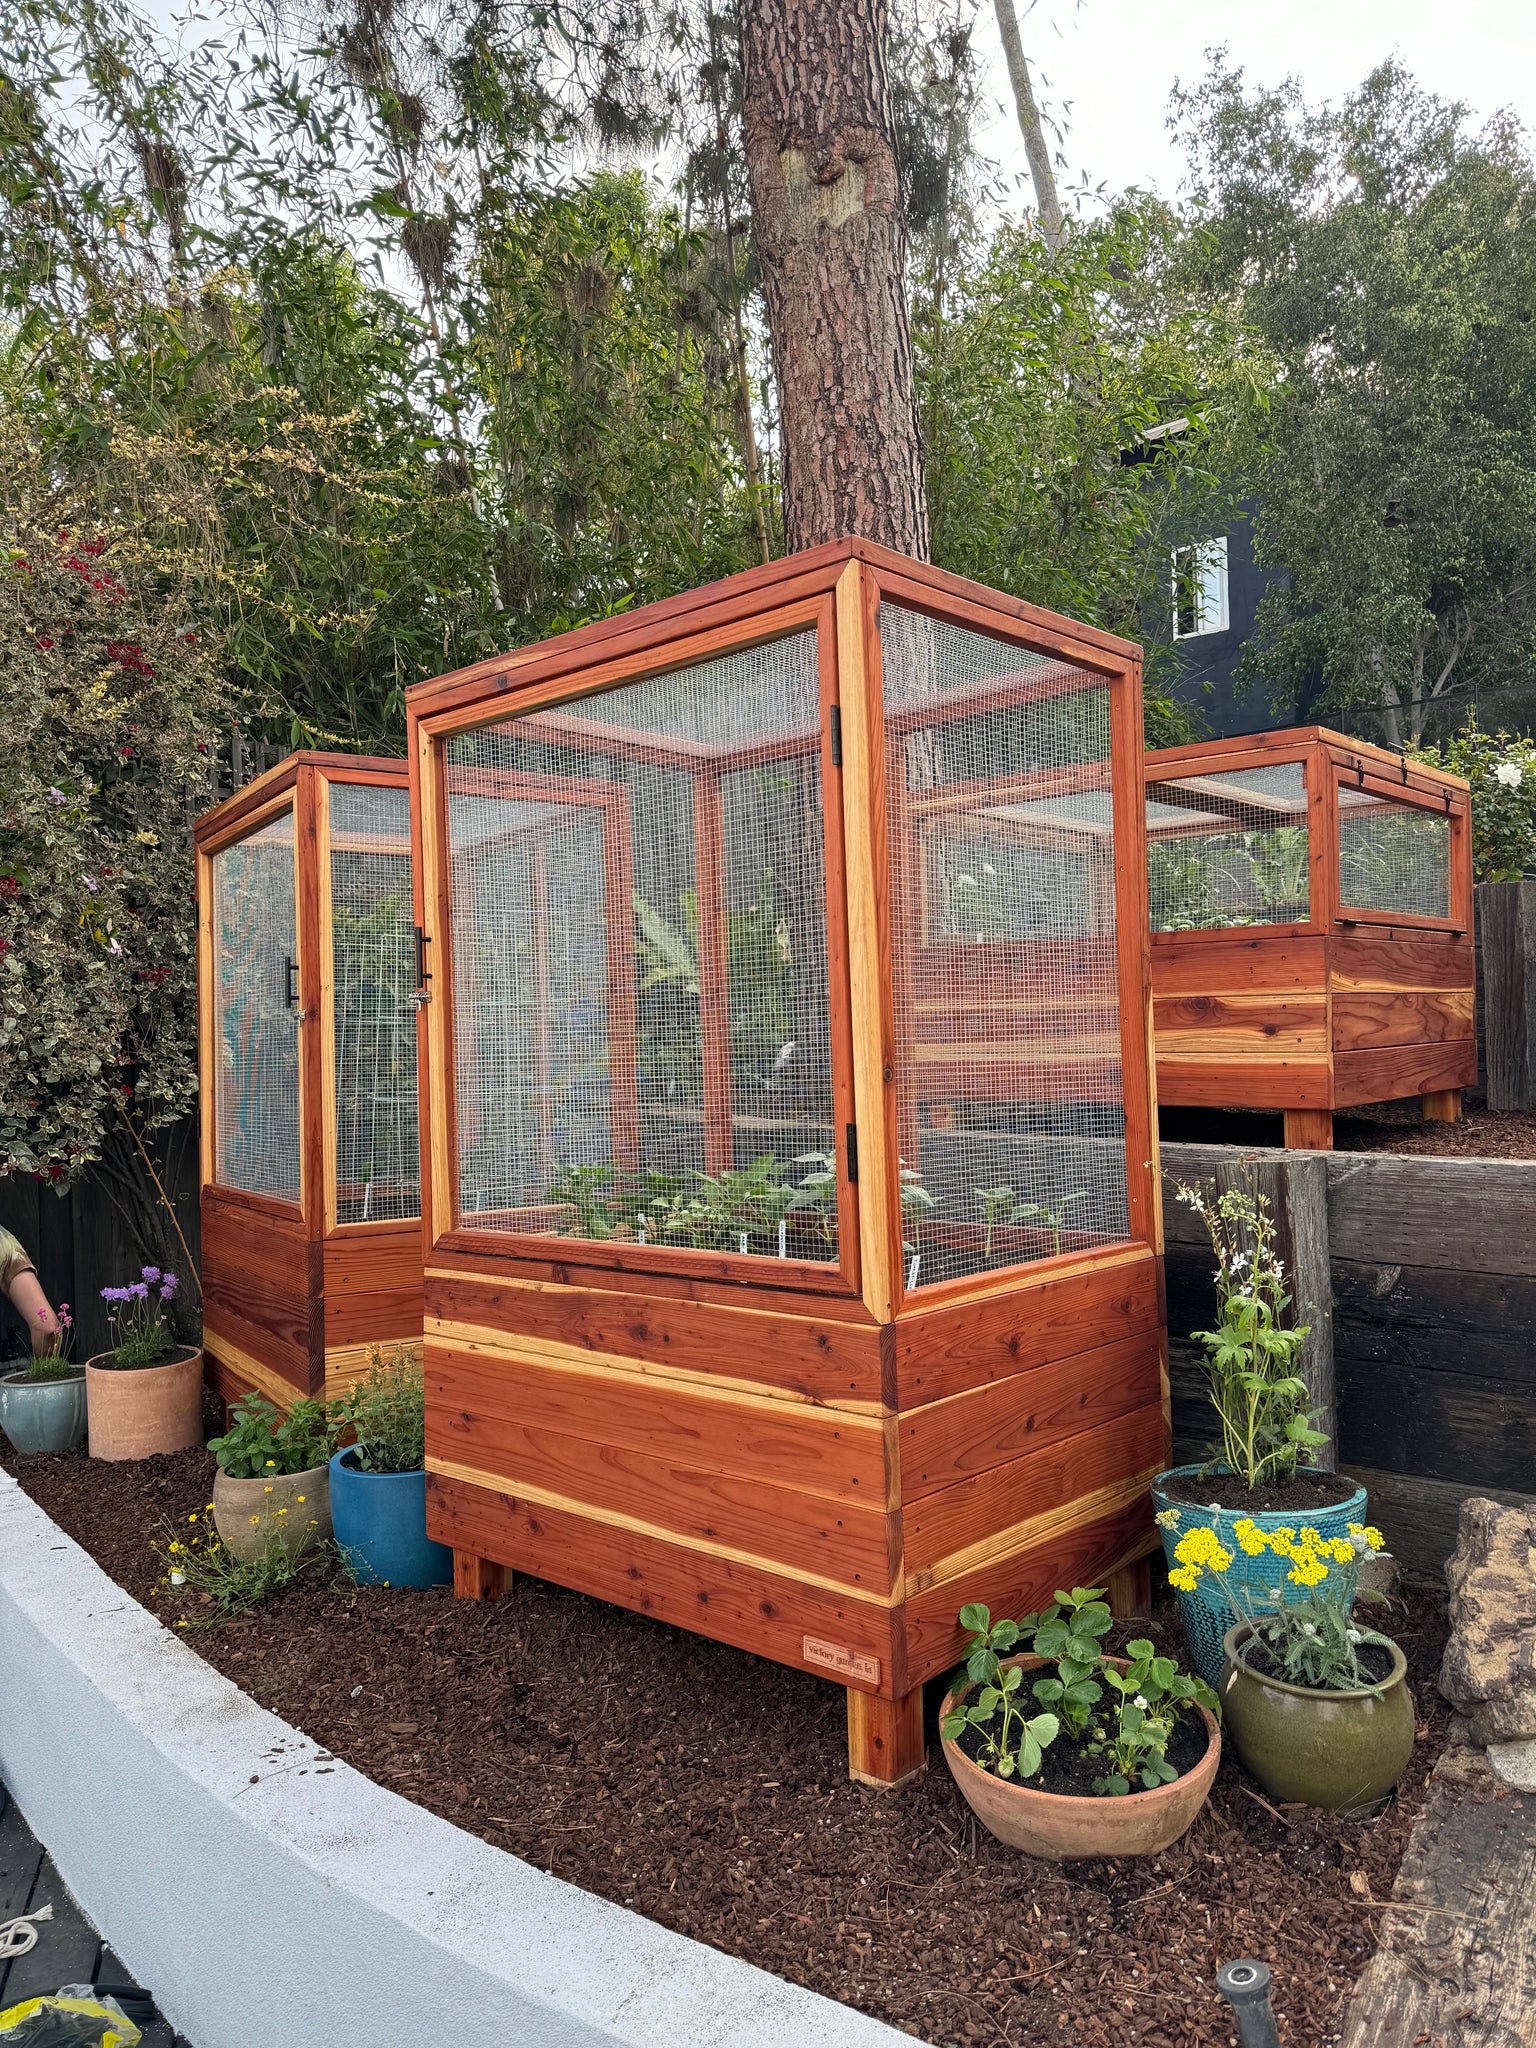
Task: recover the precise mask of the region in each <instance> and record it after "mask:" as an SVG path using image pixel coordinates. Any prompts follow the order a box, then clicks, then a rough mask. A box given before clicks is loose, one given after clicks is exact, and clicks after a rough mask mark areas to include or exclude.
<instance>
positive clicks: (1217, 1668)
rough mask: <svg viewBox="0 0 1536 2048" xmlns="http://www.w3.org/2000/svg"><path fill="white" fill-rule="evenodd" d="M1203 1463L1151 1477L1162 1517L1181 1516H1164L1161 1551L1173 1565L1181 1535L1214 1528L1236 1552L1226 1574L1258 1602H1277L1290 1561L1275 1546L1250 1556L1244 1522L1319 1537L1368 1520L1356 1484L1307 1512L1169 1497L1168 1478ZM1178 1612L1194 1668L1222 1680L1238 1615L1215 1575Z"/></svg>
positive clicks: (1309, 1474) (1188, 1473)
mask: <svg viewBox="0 0 1536 2048" xmlns="http://www.w3.org/2000/svg"><path fill="white" fill-rule="evenodd" d="M1202 1469H1203V1468H1202V1467H1201V1466H1199V1465H1175V1466H1174V1467H1173V1468H1172V1470H1171V1471H1168V1472H1163V1473H1160V1474H1159V1475H1158V1477H1157V1478H1156V1479H1154V1480H1153V1482H1152V1503H1153V1506H1154V1507H1155V1508H1156V1510H1157V1512H1158V1514H1159V1516H1161V1515H1163V1514H1164V1513H1165V1512H1166V1511H1168V1510H1169V1509H1172V1510H1173V1511H1174V1512H1175V1513H1177V1515H1178V1517H1179V1521H1178V1526H1177V1527H1176V1528H1172V1529H1169V1528H1165V1527H1163V1525H1162V1523H1161V1521H1160V1522H1159V1524H1158V1528H1159V1533H1160V1534H1161V1536H1162V1539H1163V1555H1164V1557H1166V1558H1167V1560H1168V1563H1169V1564H1170V1565H1172V1564H1173V1562H1174V1556H1173V1553H1174V1549H1175V1547H1176V1546H1177V1544H1178V1542H1179V1539H1180V1537H1182V1536H1187V1535H1188V1534H1189V1532H1190V1530H1191V1529H1212V1530H1214V1531H1215V1533H1216V1535H1217V1537H1218V1538H1219V1540H1220V1542H1221V1544H1222V1546H1223V1548H1224V1549H1227V1550H1230V1551H1231V1552H1232V1563H1231V1565H1230V1567H1229V1568H1228V1569H1227V1571H1225V1572H1224V1573H1223V1574H1222V1577H1223V1578H1224V1579H1226V1580H1227V1582H1228V1583H1229V1584H1230V1585H1231V1587H1232V1590H1233V1592H1234V1593H1237V1594H1238V1597H1239V1598H1242V1597H1243V1595H1242V1592H1241V1591H1240V1589H1243V1588H1246V1591H1247V1597H1248V1598H1249V1599H1250V1600H1251V1601H1252V1603H1253V1605H1254V1607H1255V1608H1256V1609H1257V1608H1260V1607H1274V1606H1276V1605H1277V1604H1278V1602H1279V1597H1280V1588H1281V1587H1282V1586H1283V1585H1284V1584H1285V1575H1286V1573H1287V1572H1288V1571H1289V1570H1290V1568H1291V1567H1290V1565H1289V1564H1288V1563H1287V1562H1286V1560H1285V1559H1284V1558H1283V1557H1276V1556H1275V1554H1274V1553H1273V1551H1268V1550H1266V1551H1264V1552H1263V1553H1262V1554H1261V1555H1260V1556H1258V1557H1249V1556H1248V1554H1247V1553H1246V1551H1244V1549H1243V1547H1242V1545H1241V1544H1240V1543H1239V1542H1238V1540H1237V1538H1236V1537H1235V1536H1234V1535H1233V1533H1232V1531H1233V1529H1234V1527H1235V1526H1236V1524H1237V1523H1239V1522H1241V1521H1245V1520H1246V1521H1250V1522H1253V1523H1254V1524H1255V1525H1256V1526H1257V1527H1258V1528H1260V1529H1263V1530H1265V1531H1269V1530H1272V1529H1295V1530H1297V1531H1298V1533H1299V1532H1300V1530H1301V1529H1302V1528H1303V1527H1305V1528H1308V1529H1316V1530H1317V1532H1318V1534H1319V1535H1320V1536H1338V1537H1345V1536H1347V1535H1348V1534H1349V1525H1350V1523H1351V1522H1363V1521H1364V1520H1365V1488H1364V1487H1363V1486H1357V1487H1356V1488H1355V1490H1354V1492H1353V1493H1352V1494H1351V1495H1350V1496H1349V1498H1348V1500H1341V1501H1340V1502H1339V1503H1338V1505H1337V1506H1335V1507H1327V1508H1312V1509H1310V1510H1309V1511H1308V1512H1307V1513H1306V1514H1304V1515H1298V1514H1297V1513H1296V1511H1295V1510H1294V1509H1285V1510H1282V1509H1278V1508H1277V1509H1273V1510H1269V1511H1256V1510H1250V1509H1248V1508H1215V1507H1196V1506H1194V1505H1192V1504H1191V1503H1190V1502H1188V1501H1182V1500H1170V1499H1169V1498H1168V1495H1167V1494H1166V1493H1165V1492H1164V1490H1163V1482H1164V1480H1167V1479H1186V1478H1193V1477H1194V1476H1195V1475H1196V1474H1197V1473H1198V1472H1200V1471H1201V1470H1202ZM1301 1476H1304V1477H1306V1478H1309V1479H1325V1478H1327V1477H1328V1474H1327V1473H1324V1472H1313V1471H1310V1470H1305V1471H1304V1473H1303V1474H1302V1475H1301ZM1178 1600H1179V1612H1180V1614H1181V1616H1182V1617H1183V1621H1184V1633H1185V1635H1186V1636H1187V1637H1188V1638H1189V1650H1190V1655H1191V1656H1192V1657H1193V1659H1194V1663H1195V1669H1196V1670H1197V1671H1198V1672H1199V1674H1200V1676H1201V1677H1202V1678H1203V1679H1204V1680H1205V1682H1206V1684H1207V1685H1210V1686H1215V1685H1217V1684H1219V1683H1220V1680H1221V1676H1222V1671H1223V1668H1224V1665H1225V1662H1226V1660H1225V1658H1224V1656H1223V1654H1222V1647H1221V1645H1222V1638H1223V1637H1224V1636H1225V1635H1226V1633H1227V1630H1228V1629H1229V1628H1231V1626H1232V1624H1233V1622H1234V1620H1235V1619H1236V1616H1235V1615H1234V1614H1233V1612H1232V1609H1231V1607H1230V1606H1229V1605H1228V1603H1227V1599H1226V1596H1225V1594H1224V1593H1223V1592H1222V1590H1221V1584H1220V1581H1219V1580H1217V1579H1216V1578H1215V1576H1214V1575H1213V1574H1212V1573H1210V1572H1206V1573H1203V1574H1202V1576H1201V1579H1200V1583H1199V1585H1197V1586H1196V1588H1195V1590H1194V1591H1193V1593H1179V1596H1178Z"/></svg>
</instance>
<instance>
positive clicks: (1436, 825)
mask: <svg viewBox="0 0 1536 2048" xmlns="http://www.w3.org/2000/svg"><path fill="white" fill-rule="evenodd" d="M1339 901H1340V902H1341V903H1343V904H1346V905H1348V906H1349V907H1350V908H1352V909H1355V910H1386V911H1397V912H1400V913H1402V914H1404V915H1407V916H1411V917H1449V916H1450V914H1451V821H1450V819H1449V818H1448V817H1447V816H1446V815H1445V813H1444V812H1443V811H1426V810H1421V809H1420V808H1419V807H1418V806H1417V805H1416V804H1403V803H1394V802H1393V801H1392V800H1391V798H1390V797H1380V796H1372V795H1371V794H1370V792H1369V791H1368V790H1364V789H1352V788H1351V787H1350V786H1349V785H1348V784H1347V783H1345V784H1341V786H1340V789H1339Z"/></svg>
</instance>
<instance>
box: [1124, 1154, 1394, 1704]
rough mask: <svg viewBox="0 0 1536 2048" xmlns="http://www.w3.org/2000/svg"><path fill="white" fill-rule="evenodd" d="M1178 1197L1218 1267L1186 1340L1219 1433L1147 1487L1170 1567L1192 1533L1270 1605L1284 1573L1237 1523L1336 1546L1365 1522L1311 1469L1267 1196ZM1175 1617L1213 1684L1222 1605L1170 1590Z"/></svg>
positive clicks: (1311, 1441) (1204, 1590)
mask: <svg viewBox="0 0 1536 2048" xmlns="http://www.w3.org/2000/svg"><path fill="white" fill-rule="evenodd" d="M1177 1192H1178V1197H1179V1200H1180V1201H1181V1202H1182V1203H1184V1204H1185V1205H1186V1206H1187V1207H1189V1208H1191V1209H1193V1210H1194V1211H1195V1213H1196V1214H1197V1215H1198V1216H1199V1217H1200V1219H1201V1221H1202V1222H1203V1223H1204V1225H1205V1227H1206V1229H1207V1231H1208V1232H1209V1234H1210V1239H1211V1248H1212V1250H1213V1252H1214V1253H1215V1257H1216V1276H1215V1277H1216V1303H1217V1315H1216V1327H1215V1328H1214V1329H1212V1330H1196V1331H1195V1332H1194V1333H1193V1334H1194V1336H1195V1338H1196V1339H1197V1341H1198V1342H1199V1343H1200V1344H1201V1345H1203V1346H1204V1349H1205V1364H1206V1384H1207V1391H1208V1393H1209V1396H1210V1401H1211V1406H1212V1408H1213V1409H1214V1410H1215V1412H1216V1418H1217V1421H1218V1423H1219V1425H1220V1430H1221V1435H1220V1440H1219V1441H1218V1442H1217V1443H1215V1444H1213V1445H1212V1447H1211V1450H1210V1453H1209V1456H1208V1457H1207V1459H1206V1460H1205V1462H1204V1463H1203V1464H1194V1465H1178V1466H1175V1467H1174V1468H1173V1469H1172V1470H1171V1471H1168V1472H1163V1473H1160V1474H1159V1476H1158V1477H1157V1478H1156V1479H1155V1480H1154V1481H1153V1482H1152V1498H1153V1502H1154V1504H1155V1507H1156V1510H1157V1521H1158V1526H1159V1528H1160V1529H1161V1530H1162V1532H1163V1547H1164V1550H1165V1552H1166V1554H1167V1559H1168V1563H1169V1565H1170V1566H1172V1565H1173V1564H1174V1562H1175V1557H1174V1550H1175V1544H1176V1542H1177V1540H1178V1538H1177V1534H1176V1532H1178V1531H1184V1532H1186V1533H1187V1532H1188V1531H1189V1530H1190V1529H1191V1528H1192V1527H1194V1526H1195V1525H1197V1524H1199V1525H1201V1526H1204V1527H1205V1528H1207V1529H1208V1530H1209V1531H1210V1532H1211V1534H1212V1536H1213V1537H1214V1538H1215V1539H1216V1541H1217V1542H1218V1544H1219V1545H1220V1546H1221V1547H1222V1548H1224V1549H1226V1550H1227V1551H1229V1552H1231V1553H1232V1555H1233V1567H1232V1568H1233V1569H1234V1570H1235V1572H1236V1575H1237V1578H1238V1579H1241V1580H1244V1581H1245V1582H1247V1583H1248V1584H1249V1586H1250V1588H1251V1590H1252V1592H1253V1593H1254V1596H1255V1597H1256V1598H1259V1599H1262V1600H1267V1601H1268V1603H1269V1604H1270V1605H1273V1604H1274V1601H1275V1599H1276V1598H1277V1597H1278V1587H1279V1584H1280V1581H1281V1579H1282V1578H1283V1577H1284V1566H1283V1564H1277V1563H1276V1561H1275V1559H1274V1558H1273V1557H1272V1556H1270V1555H1269V1554H1267V1553H1262V1554H1258V1555H1253V1554H1250V1553H1248V1552H1246V1551H1244V1550H1243V1548H1242V1546H1240V1545H1238V1544H1237V1543H1235V1541H1234V1538H1233V1529H1234V1525H1235V1523H1236V1522H1237V1520H1238V1519H1239V1518H1240V1517H1241V1518H1246V1519H1249V1520H1251V1521H1252V1522H1253V1523H1254V1524H1255V1525H1256V1526H1259V1527H1263V1528H1277V1529H1278V1528H1291V1529H1294V1528H1295V1526H1296V1524H1297V1523H1298V1522H1305V1523H1307V1524H1309V1525H1312V1526H1315V1527H1316V1528H1317V1529H1318V1530H1319V1531H1320V1532H1321V1533H1322V1534H1323V1535H1325V1536H1327V1537H1328V1538H1330V1539H1340V1540H1342V1539H1343V1538H1344V1536H1345V1534H1346V1530H1347V1528H1348V1525H1349V1524H1350V1523H1351V1522H1360V1521H1362V1520H1363V1518H1364V1515H1365V1508H1366V1496H1365V1489H1364V1488H1363V1487H1361V1486H1357V1485H1356V1484H1355V1482H1354V1481H1353V1480H1351V1479H1341V1478H1340V1477H1338V1476H1337V1475H1336V1474H1335V1473H1332V1472H1323V1471H1319V1470H1318V1469H1317V1468H1316V1467H1315V1466H1314V1465H1313V1464H1312V1463H1311V1462H1310V1460H1311V1457H1312V1454H1313V1453H1315V1452H1316V1451H1318V1450H1320V1449H1321V1448H1322V1446H1323V1445H1325V1444H1326V1443H1327V1441H1328V1439H1327V1438H1326V1437H1325V1436H1324V1435H1323V1434H1322V1432H1321V1431H1320V1430H1318V1429H1316V1428H1315V1427H1314V1426H1313V1422H1314V1418H1313V1413H1312V1409H1311V1405H1310V1395H1309V1391H1308V1388H1307V1383H1306V1381H1305V1379H1303V1377H1302V1376H1301V1374H1300V1372H1299V1371H1298V1370H1297V1354H1298V1352H1299V1351H1300V1349H1301V1346H1302V1344H1303V1343H1304V1342H1305V1340H1306V1338H1307V1336H1308V1335H1309V1326H1308V1325H1307V1324H1305V1323H1297V1321H1296V1319H1295V1313H1294V1307H1295V1305H1294V1302H1293V1300H1292V1297H1291V1293H1290V1289H1289V1286H1288V1283H1287V1276H1286V1270H1285V1262H1284V1260H1283V1259H1282V1258H1281V1256H1280V1252H1279V1243H1278V1230H1277V1226H1276V1222H1275V1217H1274V1214H1273V1212H1272V1210H1271V1208H1270V1204H1269V1200H1268V1197H1267V1196H1266V1195H1264V1194H1263V1193H1262V1192H1261V1191H1260V1190H1259V1189H1258V1188H1256V1187H1255V1186H1254V1185H1253V1182H1252V1179H1251V1176H1250V1179H1249V1183H1248V1185H1247V1186H1246V1187H1235V1188H1228V1189H1226V1190H1225V1191H1224V1192H1222V1193H1219V1194H1218V1193H1217V1192H1216V1191H1215V1190H1214V1189H1213V1188H1210V1187H1202V1186H1199V1185H1190V1184H1185V1183H1180V1185H1179V1187H1178V1191H1177ZM1175 1584H1176V1585H1180V1582H1179V1580H1178V1579H1177V1578H1175ZM1179 1609H1180V1612H1181V1614H1182V1616H1183V1620H1184V1632H1185V1634H1186V1636H1187V1637H1188V1638H1189V1646H1190V1651H1191V1653H1192V1655H1193V1658H1194V1662H1195V1666H1196V1668H1197V1669H1198V1670H1199V1672H1200V1674H1201V1676H1202V1677H1203V1678H1204V1679H1205V1680H1206V1682H1207V1683H1208V1684H1210V1685H1215V1684H1216V1683H1217V1682H1218V1681H1219V1679H1220V1677H1221V1674H1222V1670H1223V1665H1224V1659H1223V1654H1222V1638H1223V1636H1224V1635H1225V1633H1226V1630H1227V1626H1228V1621H1229V1616H1228V1614H1227V1611H1226V1606H1225V1602H1224V1601H1223V1599H1222V1598H1221V1596H1220V1595H1219V1594H1218V1593H1217V1592H1216V1591H1215V1590H1214V1589H1213V1588H1211V1587H1210V1586H1209V1585H1208V1583H1207V1582H1206V1581H1204V1580H1200V1581H1198V1582H1196V1584H1195V1585H1194V1586H1192V1587H1184V1586H1182V1585H1180V1590H1179Z"/></svg>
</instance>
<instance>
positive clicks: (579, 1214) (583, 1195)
mask: <svg viewBox="0 0 1536 2048" xmlns="http://www.w3.org/2000/svg"><path fill="white" fill-rule="evenodd" d="M612 1186H613V1168H612V1167H611V1166H567V1167H563V1168H562V1169H561V1171H560V1173H559V1174H558V1175H557V1176H556V1178H555V1179H554V1180H552V1181H551V1182H550V1184H549V1186H548V1188H547V1189H546V1190H545V1194H544V1199H545V1200H546V1201H548V1202H555V1203H558V1204H559V1206H560V1207H561V1208H562V1209H572V1210H574V1211H575V1217H576V1220H575V1222H574V1223H572V1224H571V1225H570V1226H569V1227H568V1228H563V1229H562V1230H561V1231H560V1233H559V1234H560V1236H561V1237H587V1238H593V1239H596V1240H597V1241H598V1242H599V1243H601V1241H602V1240H603V1239H604V1238H608V1237H612V1235H613V1230H614V1220H615V1219H614V1216H613V1212H612V1208H611V1206H610V1192H611V1189H612Z"/></svg>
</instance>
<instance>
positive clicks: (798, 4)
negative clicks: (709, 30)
mask: <svg viewBox="0 0 1536 2048" xmlns="http://www.w3.org/2000/svg"><path fill="white" fill-rule="evenodd" d="M739 26H740V35H741V56H742V74H743V83H744V86H745V103H744V106H743V127H744V130H745V142H746V157H747V174H748V179H749V182H750V186H751V192H752V219H753V228H754V233H755V238H756V244H757V257H758V264H759V267H760V269H761V271H762V277H763V294H764V297H765V299H766V300H767V305H768V332H769V339H770V341H771V344H772V348H773V362H774V370H775V373H776V375H777V378H778V385H779V406H780V418H781V444H782V453H783V476H784V533H785V540H786V543H787V545H788V546H789V547H790V548H791V549H795V548H805V547H814V546H816V545H817V544H818V543H819V542H821V541H827V540H836V539H840V538H842V537H843V536H845V535H849V534H859V535H861V536H863V538H865V539H867V540H873V541H878V542H881V543H882V544H883V545H884V546H886V547H891V548H897V549H899V550H900V551H901V552H902V553H903V554H908V555H916V556H917V557H918V558H919V559H921V560H924V561H926V560H927V558H928V554H929V527H928V502H927V498H926V496H925V494H924V489H923V464H922V442H921V436H920V435H919V432H918V423H917V408H916V401H915V398H914V395H913V385H912V340H911V334H910V331H909V329H908V324H907V298H906V262H907V237H906V223H905V219H904V216H903V212H902V204H901V192H900V185H899V180H898V176H897V169H896V152H895V147H894V144H893V140H892V133H891V98H890V81H889V78H888V75H887V71H886V5H885V0H742V4H741V10H740V17H739Z"/></svg>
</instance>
